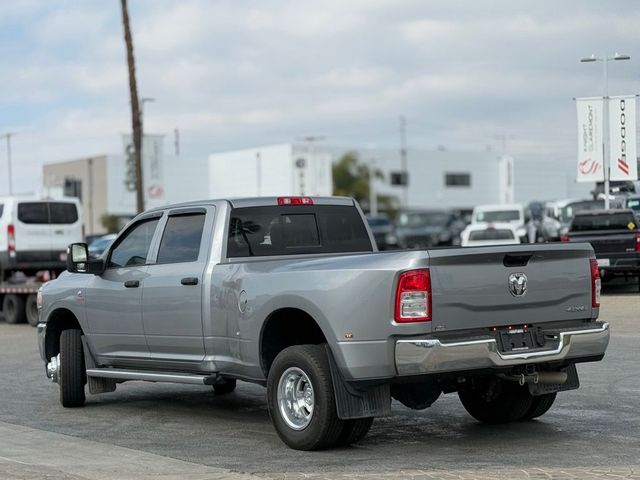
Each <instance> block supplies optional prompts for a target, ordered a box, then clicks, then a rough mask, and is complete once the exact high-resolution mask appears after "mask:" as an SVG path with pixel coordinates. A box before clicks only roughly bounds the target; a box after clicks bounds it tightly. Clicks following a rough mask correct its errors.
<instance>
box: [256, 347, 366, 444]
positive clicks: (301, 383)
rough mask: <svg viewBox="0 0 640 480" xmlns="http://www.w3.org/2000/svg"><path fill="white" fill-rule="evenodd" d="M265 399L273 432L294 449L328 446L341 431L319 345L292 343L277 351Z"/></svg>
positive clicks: (327, 368) (321, 349)
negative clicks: (290, 345) (291, 345)
mask: <svg viewBox="0 0 640 480" xmlns="http://www.w3.org/2000/svg"><path fill="white" fill-rule="evenodd" d="M267 401H268V406H269V414H270V415H271V420H272V421H273V425H274V427H275V429H276V432H277V433H278V435H279V437H280V438H281V439H282V441H283V442H284V443H286V444H287V445H288V446H289V447H291V448H293V449H295V450H320V449H323V448H328V447H330V446H332V445H334V444H335V443H336V441H337V440H338V438H339V436H340V434H341V433H342V431H343V427H344V421H343V420H340V419H339V418H338V414H337V411H336V403H335V397H334V392H333V382H332V380H331V371H330V367H329V360H328V358H327V352H326V351H325V347H324V346H323V345H296V346H293V347H288V348H285V349H284V350H283V351H282V352H280V353H279V354H278V356H277V357H276V358H275V360H274V361H273V364H272V365H271V369H270V370H269V376H268V379H267ZM365 433H366V432H365Z"/></svg>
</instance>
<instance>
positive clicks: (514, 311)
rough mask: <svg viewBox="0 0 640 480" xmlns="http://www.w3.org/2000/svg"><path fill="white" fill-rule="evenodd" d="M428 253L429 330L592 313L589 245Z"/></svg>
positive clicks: (535, 321) (466, 249) (590, 252)
mask: <svg viewBox="0 0 640 480" xmlns="http://www.w3.org/2000/svg"><path fill="white" fill-rule="evenodd" d="M429 254H430V264H429V269H430V271H431V283H432V294H433V322H432V323H433V325H432V328H433V331H452V330H460V329H472V328H482V327H500V326H507V325H522V324H540V323H542V322H550V321H562V320H574V319H584V318H591V316H592V312H591V309H592V308H591V270H590V265H589V258H590V257H592V256H593V250H592V249H591V247H590V246H589V245H588V244H544V245H519V246H513V247H510V246H500V247H476V248H456V249H442V250H431V251H430V252H429ZM512 274H515V275H514V276H512ZM525 277H526V278H525ZM523 278H524V280H523ZM518 281H520V283H522V282H523V281H524V283H526V291H525V292H524V293H523V294H521V293H519V291H518V290H519V289H518V288H517V285H510V284H512V283H514V282H515V283H518ZM521 286H522V285H521ZM512 290H514V291H512Z"/></svg>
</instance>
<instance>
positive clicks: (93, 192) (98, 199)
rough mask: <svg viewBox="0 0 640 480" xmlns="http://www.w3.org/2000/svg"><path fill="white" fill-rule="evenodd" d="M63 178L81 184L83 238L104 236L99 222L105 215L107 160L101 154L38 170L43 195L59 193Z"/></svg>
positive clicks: (62, 186)
mask: <svg viewBox="0 0 640 480" xmlns="http://www.w3.org/2000/svg"><path fill="white" fill-rule="evenodd" d="M65 179H71V180H79V181H80V182H81V183H82V192H81V193H82V198H81V199H80V200H81V202H82V209H83V210H84V225H85V232H86V234H87V235H96V234H101V233H106V231H105V229H104V227H103V226H102V223H101V221H100V219H101V217H102V215H103V214H105V213H107V158H106V156H105V155H100V156H95V157H88V158H82V159H78V160H70V161H67V162H59V163H52V164H46V165H44V166H43V167H42V182H43V186H44V188H45V192H46V191H47V190H48V191H50V192H57V193H61V192H62V191H63V188H64V182H65Z"/></svg>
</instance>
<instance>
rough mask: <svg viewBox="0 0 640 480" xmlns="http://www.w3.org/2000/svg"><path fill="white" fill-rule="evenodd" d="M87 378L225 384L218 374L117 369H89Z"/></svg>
mask: <svg viewBox="0 0 640 480" xmlns="http://www.w3.org/2000/svg"><path fill="white" fill-rule="evenodd" d="M87 377H97V378H113V379H117V380H143V381H146V382H168V383H189V384H192V385H215V384H217V383H221V382H223V381H224V380H223V378H222V377H221V376H220V375H218V374H213V375H189V374H184V373H160V372H146V371H140V370H122V369H116V368H88V369H87Z"/></svg>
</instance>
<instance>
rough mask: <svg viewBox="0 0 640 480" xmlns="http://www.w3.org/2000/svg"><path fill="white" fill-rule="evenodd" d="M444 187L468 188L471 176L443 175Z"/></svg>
mask: <svg viewBox="0 0 640 480" xmlns="http://www.w3.org/2000/svg"><path fill="white" fill-rule="evenodd" d="M444 185H445V187H470V186H471V174H470V173H445V174H444Z"/></svg>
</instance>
